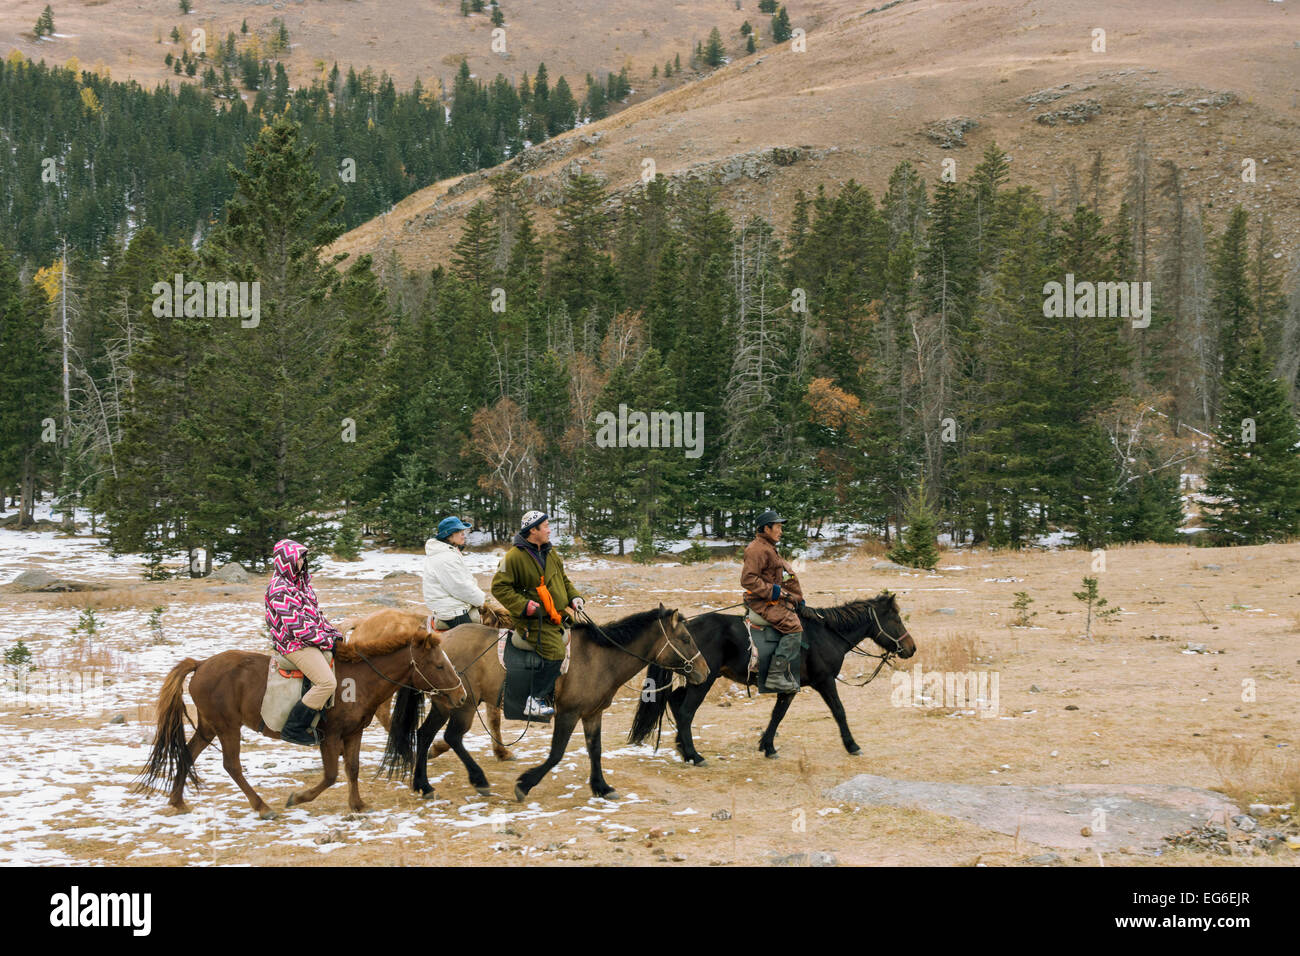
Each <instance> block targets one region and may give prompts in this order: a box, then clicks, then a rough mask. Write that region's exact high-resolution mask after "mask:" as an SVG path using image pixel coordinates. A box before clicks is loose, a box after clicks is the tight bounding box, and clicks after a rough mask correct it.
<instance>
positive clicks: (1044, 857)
mask: <svg viewBox="0 0 1300 956" xmlns="http://www.w3.org/2000/svg"><path fill="white" fill-rule="evenodd" d="M1025 862H1026V863H1060V862H1061V858H1060V857H1059V856H1057V855H1056V854H1055V853H1040V854H1039V855H1038V856H1031V857H1030V858H1029V859H1028V860H1026V861H1025Z"/></svg>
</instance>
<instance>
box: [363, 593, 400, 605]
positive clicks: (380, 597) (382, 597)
mask: <svg viewBox="0 0 1300 956" xmlns="http://www.w3.org/2000/svg"><path fill="white" fill-rule="evenodd" d="M366 603H367V604H382V605H383V606H384V607H397V606H398V605H399V604H400V603H401V602H400V601H399V600H397V598H395V597H393V596H392V595H391V594H376V595H375V596H374V597H368V598H366Z"/></svg>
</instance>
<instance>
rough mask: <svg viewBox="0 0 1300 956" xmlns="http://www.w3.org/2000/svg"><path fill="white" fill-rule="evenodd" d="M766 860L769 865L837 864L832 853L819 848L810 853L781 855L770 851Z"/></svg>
mask: <svg viewBox="0 0 1300 956" xmlns="http://www.w3.org/2000/svg"><path fill="white" fill-rule="evenodd" d="M767 862H768V863H769V864H770V865H771V866H839V863H838V862H837V861H836V859H835V854H834V853H823V852H821V851H820V850H814V851H813V852H812V854H811V855H810V854H807V853H790V854H788V855H785V856H782V855H780V854H778V853H776V852H770V853H768V855H767Z"/></svg>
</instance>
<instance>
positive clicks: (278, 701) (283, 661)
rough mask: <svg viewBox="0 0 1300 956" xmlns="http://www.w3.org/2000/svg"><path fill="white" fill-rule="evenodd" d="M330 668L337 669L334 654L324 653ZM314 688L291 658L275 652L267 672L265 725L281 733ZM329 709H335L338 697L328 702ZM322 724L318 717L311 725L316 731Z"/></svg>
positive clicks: (263, 699)
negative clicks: (306, 695) (303, 696)
mask: <svg viewBox="0 0 1300 956" xmlns="http://www.w3.org/2000/svg"><path fill="white" fill-rule="evenodd" d="M323 653H324V654H325V659H326V660H328V661H329V665H330V669H331V670H333V669H334V655H333V654H332V653H330V652H329V651H324V652H323ZM310 687H311V681H309V680H308V679H307V678H306V677H304V676H303V673H302V671H300V670H296V669H295V668H294V666H293V662H292V661H290V660H289V659H288V658H287V657H282V656H281V655H279V654H277V653H275V652H272V653H271V661H270V667H269V668H268V670H267V672H266V693H265V694H264V695H263V696H262V726H263V727H264V728H265V729H267V730H274V731H275V732H276V733H277V734H278V733H279V732H280V731H281V730H283V729H284V722H285V721H286V720H288V719H289V711H291V710H293V705H294V704H296V703H298V701H300V700H302V695H303V694H305V693H307V690H308V688H310ZM325 706H326V707H327V708H329V707H333V706H334V697H333V696H332V695H331V696H330V699H329V700H328V701H326V702H325ZM319 722H320V715H319V714H317V715H316V717H315V718H313V720H312V722H311V726H312V727H313V728H314V727H315V726H316V725H317V724H318V723H319Z"/></svg>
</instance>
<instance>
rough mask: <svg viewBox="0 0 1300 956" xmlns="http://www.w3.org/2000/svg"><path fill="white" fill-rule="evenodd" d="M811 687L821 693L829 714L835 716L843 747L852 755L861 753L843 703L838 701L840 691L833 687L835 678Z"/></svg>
mask: <svg viewBox="0 0 1300 956" xmlns="http://www.w3.org/2000/svg"><path fill="white" fill-rule="evenodd" d="M813 689H814V690H816V691H817V693H819V694H821V695H822V700H824V701H826V706H827V707H829V708H830V709H831V716H832V717H834V718H835V723H836V724H837V725H839V728H840V740H842V741H844V749H845V750H847V751H848V752H849V753H851V754H852V755H853V756H855V757H856V756H858V755H859V754H860V753H862V748H861V747H859V746H858V745H857V743H856V742H855V741H854V739H853V734H852V733H851V732H850V731H849V717H848V714H846V713H845V712H844V704H843V703H841V702H840V692H839V690H838V689H837V688H836V687H835V678H834V677H832V678H830V679H829V680H823V681H821V682H820V683H818V684H814V685H813Z"/></svg>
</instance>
